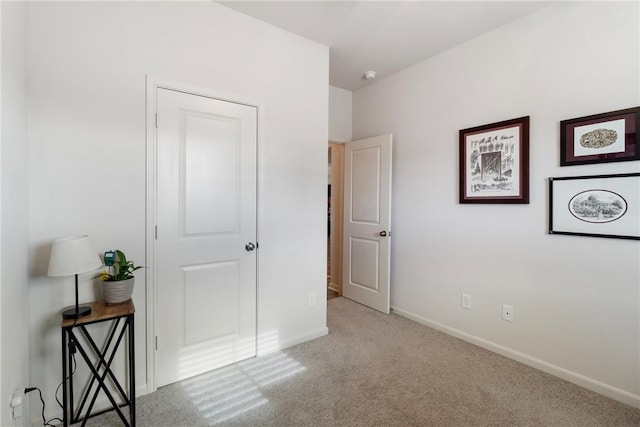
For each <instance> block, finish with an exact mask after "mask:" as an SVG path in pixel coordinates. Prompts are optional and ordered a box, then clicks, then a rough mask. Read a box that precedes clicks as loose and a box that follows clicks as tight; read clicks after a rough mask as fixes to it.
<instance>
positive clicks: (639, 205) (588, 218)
mask: <svg viewBox="0 0 640 427" xmlns="http://www.w3.org/2000/svg"><path fill="white" fill-rule="evenodd" d="M549 234H564V235H572V236H588V237H610V238H616V239H633V240H640V173H625V174H615V175H592V176H574V177H560V178H549Z"/></svg>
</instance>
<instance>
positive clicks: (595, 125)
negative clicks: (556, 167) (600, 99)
mask: <svg viewBox="0 0 640 427" xmlns="http://www.w3.org/2000/svg"><path fill="white" fill-rule="evenodd" d="M639 142H640V107H635V108H628V109H626V110H617V111H611V112H609V113H603V114H596V115H593V116H586V117H580V118H577V119H571V120H563V121H561V122H560V166H573V165H586V164H591V163H607V162H624V161H629V160H640V145H639Z"/></svg>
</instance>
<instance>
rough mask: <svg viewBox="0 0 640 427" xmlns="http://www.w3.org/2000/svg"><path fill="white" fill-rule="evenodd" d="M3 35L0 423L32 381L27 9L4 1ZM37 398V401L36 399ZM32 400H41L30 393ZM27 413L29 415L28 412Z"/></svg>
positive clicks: (6, 421)
mask: <svg viewBox="0 0 640 427" xmlns="http://www.w3.org/2000/svg"><path fill="white" fill-rule="evenodd" d="M0 10H1V15H2V20H1V28H2V33H1V40H2V57H1V59H0V61H1V62H0V64H1V65H2V81H1V94H2V97H1V98H2V107H1V110H2V119H1V120H2V122H1V123H2V126H1V128H2V137H1V138H2V139H1V153H0V160H1V165H2V166H1V171H2V172H1V176H0V182H1V183H2V187H1V190H0V191H1V194H2V205H1V208H2V209H1V212H0V218H1V219H2V226H1V228H0V236H1V240H0V245H1V252H0V253H1V258H0V264H1V266H2V267H1V269H0V271H1V276H0V302H1V308H0V313H1V318H0V324H1V325H2V331H1V335H0V336H1V339H0V349H1V350H2V355H1V365H0V377H1V381H0V383H1V384H2V389H1V391H0V413H1V415H0V425H3V426H7V425H13V424H12V421H10V412H9V410H8V409H9V406H8V403H9V399H10V396H11V393H12V392H13V390H15V389H16V388H19V387H21V388H24V387H28V386H29V385H30V384H29V364H28V357H29V312H30V305H29V288H28V286H27V283H28V275H27V258H28V247H27V234H28V222H27V190H28V186H27V127H26V118H27V111H26V90H27V87H26V78H25V76H26V55H25V47H26V27H25V23H26V8H25V4H24V3H14V2H1V3H0ZM34 399H35V400H34ZM27 400H28V401H32V403H33V404H34V405H33V406H35V404H36V403H38V404H39V401H38V400H37V396H36V395H35V394H30V395H29V396H28V399H27ZM25 415H26V414H25Z"/></svg>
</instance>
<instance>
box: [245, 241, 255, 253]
mask: <svg viewBox="0 0 640 427" xmlns="http://www.w3.org/2000/svg"><path fill="white" fill-rule="evenodd" d="M244 248H245V249H246V250H247V252H251V251H253V250H255V248H256V245H254V244H253V243H251V242H249V243H247V244H246V245H244Z"/></svg>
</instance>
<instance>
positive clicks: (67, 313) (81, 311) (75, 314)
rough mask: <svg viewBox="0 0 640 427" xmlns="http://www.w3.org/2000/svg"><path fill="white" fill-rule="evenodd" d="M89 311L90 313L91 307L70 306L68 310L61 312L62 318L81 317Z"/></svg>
mask: <svg viewBox="0 0 640 427" xmlns="http://www.w3.org/2000/svg"><path fill="white" fill-rule="evenodd" d="M90 313H91V307H78V309H77V310H76V309H75V308H70V309H69V310H65V311H64V312H63V313H62V318H63V319H79V318H81V317H85V316H88V315H89V314H90Z"/></svg>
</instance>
